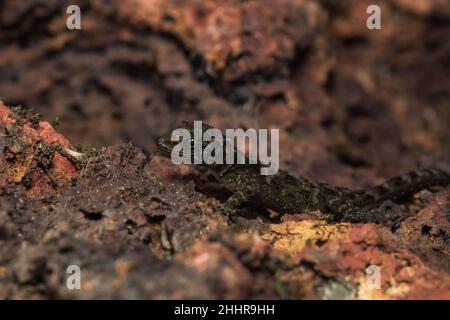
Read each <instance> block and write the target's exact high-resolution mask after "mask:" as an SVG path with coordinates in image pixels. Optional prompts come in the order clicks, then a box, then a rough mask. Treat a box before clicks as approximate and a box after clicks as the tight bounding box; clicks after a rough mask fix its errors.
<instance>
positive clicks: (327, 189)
mask: <svg viewBox="0 0 450 320" xmlns="http://www.w3.org/2000/svg"><path fill="white" fill-rule="evenodd" d="M178 127H179V128H185V129H188V130H191V136H192V137H193V136H194V135H193V131H192V130H193V124H192V123H190V122H186V121H185V122H182V123H181V124H180V125H179V126H178ZM208 128H211V127H209V126H208V125H205V124H204V125H203V130H206V129H208ZM175 144H176V142H172V141H170V135H168V136H165V137H161V138H160V139H159V140H158V147H159V148H160V150H162V151H163V152H164V153H165V154H166V155H170V152H171V150H172V148H173V146H174V145H175ZM207 144H208V142H204V145H203V146H204V147H205V146H206V145H207ZM201 166H202V167H203V168H206V169H208V170H209V171H210V172H212V173H213V174H214V176H215V177H216V178H217V180H218V181H219V182H220V183H221V184H222V185H223V186H224V187H225V188H227V189H228V190H229V191H231V192H232V193H233V195H232V196H231V197H230V198H229V199H228V200H227V201H226V202H225V203H224V204H223V207H224V208H225V209H226V210H233V209H235V208H236V207H238V206H240V205H242V204H243V203H251V204H254V205H257V206H259V207H263V208H268V209H271V210H274V211H276V212H278V213H281V214H285V213H305V212H311V211H315V210H320V211H321V212H322V213H331V214H333V215H334V216H335V218H336V219H342V218H344V219H346V220H359V218H360V217H361V216H363V215H365V214H367V213H368V212H369V211H371V210H373V209H375V208H377V207H379V206H380V205H381V204H382V203H383V202H385V201H401V200H403V199H404V198H405V197H407V196H409V195H411V194H413V193H416V192H418V191H420V190H422V189H425V188H427V187H431V186H437V185H440V186H445V185H448V184H450V175H449V174H448V173H446V172H444V171H441V170H438V169H432V168H429V169H420V170H415V171H413V172H410V173H407V174H404V175H401V176H398V177H395V178H392V179H390V180H388V181H386V182H385V183H383V184H381V185H379V186H376V187H374V188H369V189H365V190H351V189H347V188H342V187H336V186H332V185H327V184H323V183H316V182H313V181H310V180H308V179H304V178H295V177H293V176H291V175H289V174H288V173H287V172H284V171H282V170H279V171H278V173H277V174H275V175H272V176H264V175H261V173H260V168H261V164H253V165H250V164H234V165H226V164H224V165H206V164H202V165H201Z"/></svg>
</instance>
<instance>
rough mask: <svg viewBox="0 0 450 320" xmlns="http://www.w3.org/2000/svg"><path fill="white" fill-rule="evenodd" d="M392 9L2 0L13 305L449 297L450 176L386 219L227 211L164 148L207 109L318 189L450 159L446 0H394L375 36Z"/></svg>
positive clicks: (2, 253) (5, 229) (2, 217)
mask: <svg viewBox="0 0 450 320" xmlns="http://www.w3.org/2000/svg"><path fill="white" fill-rule="evenodd" d="M377 2H378V1H375V2H374V1H371V0H370V1H369V0H349V1H328V0H321V1H319V0H317V1H314V0H291V1H288V0H264V1H261V0H247V1H237V0H220V1H208V0H203V1H200V0H187V1H181V0H151V1H144V0H142V1H140V0H133V1H132V0H123V1H122V0H116V1H104V0H95V1H84V0H79V1H72V0H71V1H59V0H58V1H56V0H48V1H40V0H29V1H13V0H5V1H2V2H0V97H1V98H2V100H3V102H1V103H0V132H2V134H1V135H0V147H1V150H0V298H41V299H42V298H142V299H144V298H218V299H219V298H250V299H251V298H293V299H303V298H310V299H320V298H322V299H330V298H359V299H366V298H383V299H416V298H423V299H430V298H437V299H450V287H449V286H450V279H449V274H450V265H449V261H450V257H449V255H450V250H449V246H450V242H449V239H450V238H449V237H450V236H449V234H450V227H449V226H450V222H449V219H450V214H449V212H450V209H449V207H450V195H449V192H450V190H449V189H448V188H446V189H445V188H444V189H442V188H441V189H439V190H423V191H422V192H419V193H418V194H416V195H415V196H414V197H412V198H411V199H410V200H409V201H408V202H406V203H404V204H392V206H391V207H385V208H383V210H382V211H380V214H379V215H378V216H376V217H373V218H371V222H373V223H371V224H361V225H356V224H349V223H330V222H328V221H326V220H324V219H323V218H322V215H321V213H318V212H313V213H309V214H305V215H298V214H295V213H292V214H291V215H286V216H284V217H282V218H281V219H277V218H274V217H271V216H270V213H267V212H266V211H265V210H260V209H257V208H248V209H246V211H245V212H242V215H241V217H239V218H237V220H236V221H233V222H230V221H229V220H228V219H227V218H226V217H225V216H223V215H222V214H221V213H220V212H218V210H217V207H218V205H219V204H220V201H221V200H223V199H224V198H226V196H227V195H226V194H225V193H224V190H221V188H220V186H217V185H215V184H214V182H212V181H210V179H209V178H208V177H205V176H204V175H202V174H201V173H199V172H196V171H195V170H193V169H192V168H190V167H187V166H179V167H176V166H173V165H172V163H171V162H170V161H169V160H167V159H164V158H162V157H159V156H158V155H157V154H156V153H155V151H156V148H155V143H154V141H155V139H156V137H157V136H159V135H161V134H163V133H166V132H167V130H169V129H170V128H171V127H172V126H173V125H174V124H175V123H177V122H178V121H179V120H183V119H188V120H189V119H195V120H200V119H201V120H204V121H206V122H208V123H210V124H211V125H213V126H216V127H219V128H236V127H244V128H245V127H254V128H271V127H276V128H279V129H280V156H281V159H280V160H281V167H282V168H283V169H286V170H287V171H289V172H291V173H292V174H294V175H301V176H306V177H308V178H311V179H314V180H318V181H321V182H327V183H333V184H337V185H342V186H346V187H354V188H357V187H365V186H368V185H374V184H376V183H379V182H381V181H383V180H384V179H386V178H388V177H390V176H393V175H396V174H399V173H402V172H405V171H409V170H412V169H415V168H416V167H420V166H437V167H440V168H441V169H444V170H447V171H450V142H449V139H448V136H449V128H448V123H450V111H449V110H450V105H449V101H450V88H449V86H448V83H449V81H448V74H449V68H448V61H449V59H450V50H449V46H448V43H449V40H450V39H449V35H450V32H449V18H450V12H449V11H448V8H449V6H448V1H443V0H427V1H413V0H391V1H379V2H378V4H379V5H380V6H381V8H382V15H383V18H382V19H383V20H382V21H383V25H382V30H380V31H369V30H368V29H367V28H366V24H365V22H366V21H365V20H366V17H367V14H366V8H367V6H368V5H369V4H375V3H377ZM75 3H77V4H79V5H80V7H81V10H82V30H81V31H68V30H67V29H66V26H65V22H66V21H65V19H66V13H65V9H66V7H67V6H68V5H69V4H75ZM5 105H8V106H10V107H11V108H8V107H6V106H5ZM17 105H22V106H23V107H24V108H22V109H19V108H15V106H17ZM28 108H34V109H35V110H36V111H38V112H40V113H42V114H43V115H44V118H45V119H47V120H48V121H49V122H46V121H42V120H41V117H40V116H39V115H37V114H35V113H34V112H30V111H26V110H27V109H28ZM56 117H58V118H59V119H57V118H56ZM56 126H57V130H55V129H54V127H56ZM69 141H70V142H69ZM129 141H132V144H128V142H129ZM57 145H61V146H63V147H65V148H69V149H73V150H74V149H75V148H77V149H78V150H79V151H82V152H84V153H86V154H87V155H88V157H86V159H85V160H84V161H83V162H82V163H79V162H77V161H74V160H73V159H69V158H68V157H67V156H65V155H64V154H62V153H61V152H60V151H58V150H59V149H58V148H57ZM75 146H76V147H75ZM91 146H94V147H97V149H96V150H90V147H91ZM194 182H195V183H194ZM71 264H77V265H80V267H81V269H82V275H83V279H85V280H83V282H82V285H83V290H81V291H76V292H74V291H69V290H67V288H66V286H65V281H66V277H67V274H66V272H65V271H66V268H67V267H68V265H71ZM371 264H374V265H377V266H380V267H381V289H380V290H372V289H370V288H369V287H368V285H367V279H368V276H369V275H368V271H367V267H368V266H369V265H371Z"/></svg>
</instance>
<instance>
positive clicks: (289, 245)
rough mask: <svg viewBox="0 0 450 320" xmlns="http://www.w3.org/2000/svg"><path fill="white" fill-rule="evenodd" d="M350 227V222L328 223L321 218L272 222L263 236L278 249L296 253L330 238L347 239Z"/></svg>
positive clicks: (290, 253)
mask: <svg viewBox="0 0 450 320" xmlns="http://www.w3.org/2000/svg"><path fill="white" fill-rule="evenodd" d="M350 227H351V224H350V223H337V224H328V223H327V222H325V221H321V220H304V221H286V222H283V223H279V224H272V225H271V226H270V230H269V231H268V232H266V233H264V234H262V235H261V238H262V239H263V240H265V241H268V242H270V243H271V244H272V246H273V247H274V248H275V249H276V250H281V251H284V252H286V253H288V254H289V255H295V254H297V253H299V252H300V251H301V250H302V249H303V248H304V247H305V246H312V247H318V246H320V245H322V244H324V242H327V241H328V240H343V239H347V238H348V232H349V230H350Z"/></svg>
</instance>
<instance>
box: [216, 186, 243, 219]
mask: <svg viewBox="0 0 450 320" xmlns="http://www.w3.org/2000/svg"><path fill="white" fill-rule="evenodd" d="M249 198H250V196H249V193H246V192H243V191H237V192H235V193H234V194H233V195H232V196H231V197H229V198H228V199H227V200H226V201H225V202H224V203H222V205H221V206H220V207H219V210H220V211H222V212H223V213H224V214H225V215H227V216H228V218H230V220H232V221H234V214H235V211H236V209H237V208H238V207H240V206H241V205H242V204H244V203H245V202H247V201H248V200H249Z"/></svg>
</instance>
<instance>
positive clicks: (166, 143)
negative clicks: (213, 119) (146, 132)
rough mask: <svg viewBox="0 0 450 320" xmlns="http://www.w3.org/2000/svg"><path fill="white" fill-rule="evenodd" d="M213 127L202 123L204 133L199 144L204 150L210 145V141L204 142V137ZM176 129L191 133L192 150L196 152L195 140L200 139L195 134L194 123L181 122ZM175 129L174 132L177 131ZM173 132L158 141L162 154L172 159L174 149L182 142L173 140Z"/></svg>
mask: <svg viewBox="0 0 450 320" xmlns="http://www.w3.org/2000/svg"><path fill="white" fill-rule="evenodd" d="M212 128H213V127H211V126H209V125H207V124H205V123H202V133H201V137H200V139H199V141H198V142H200V143H201V145H202V150H203V149H204V148H205V147H206V146H207V145H208V144H209V142H208V141H203V139H202V137H203V133H204V132H205V131H206V130H208V129H212ZM175 129H184V130H187V131H188V132H189V136H190V138H189V139H190V143H191V150H194V144H195V142H196V141H195V139H198V137H197V135H195V134H194V121H186V120H185V121H182V122H180V123H179V124H178V125H177V126H176V128H175ZM175 129H174V131H175ZM172 133H173V131H172V132H169V133H167V134H166V135H163V136H161V137H159V138H158V140H157V146H158V149H159V150H160V151H161V152H162V154H163V155H164V156H167V157H170V156H171V153H172V150H173V148H174V147H175V146H176V145H177V144H179V143H180V141H173V140H172ZM192 156H193V152H192Z"/></svg>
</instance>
